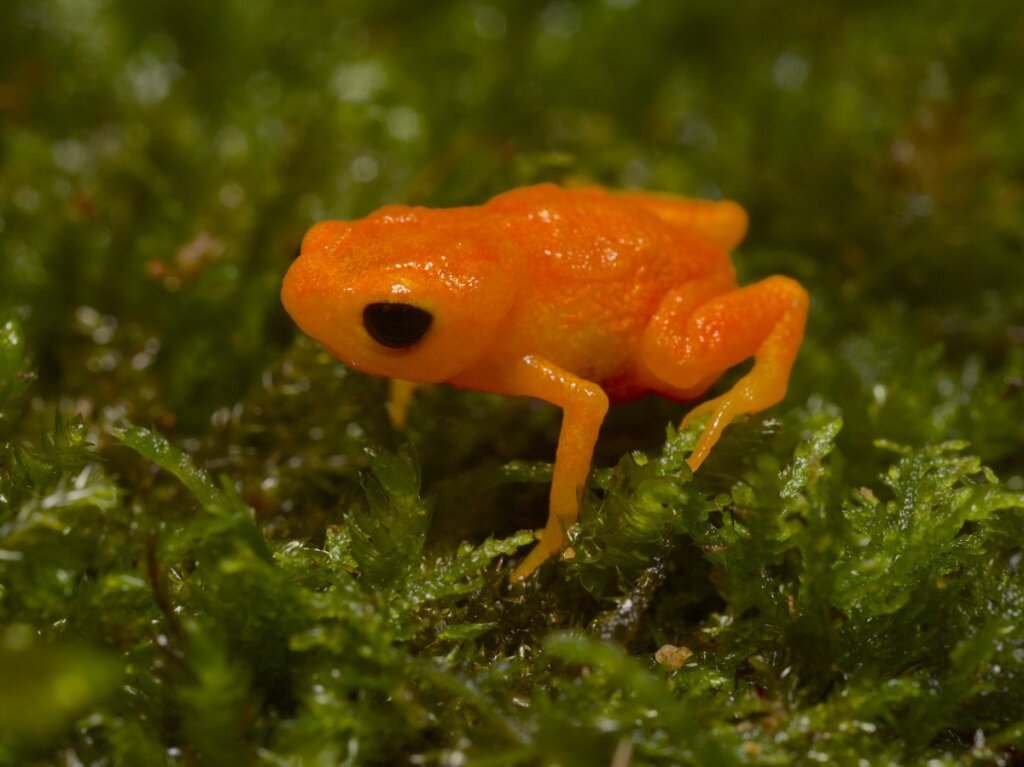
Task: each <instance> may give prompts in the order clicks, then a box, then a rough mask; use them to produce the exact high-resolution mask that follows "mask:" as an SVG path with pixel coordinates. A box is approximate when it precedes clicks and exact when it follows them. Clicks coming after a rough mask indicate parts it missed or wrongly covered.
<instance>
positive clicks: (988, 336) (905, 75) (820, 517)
mask: <svg viewBox="0 0 1024 767" xmlns="http://www.w3.org/2000/svg"><path fill="white" fill-rule="evenodd" d="M780 20H784V21H785V23H780ZM1021 28H1024V10H1022V9H1021V7H1020V4H1019V3H1017V2H1014V0H998V1H997V2H990V3H987V4H984V7H980V6H979V5H978V4H972V5H970V6H968V5H963V7H961V5H958V4H954V3H948V2H945V1H944V0H915V1H914V2H907V3H899V4H892V3H890V4H884V3H866V4H865V3H853V2H838V3H831V4H828V5H822V6H820V7H811V6H809V5H808V4H806V3H803V4H801V3H796V2H794V1H793V0H773V1H772V2H763V3H731V4H723V3H715V2H698V3H686V4H682V3H654V2H624V1H617V2H616V1H613V0H605V1H604V2H597V1H596V0H595V1H594V2H582V1H578V0H577V1H574V2H568V1H563V0H555V1H550V0H545V1H544V2H516V3H511V2H500V1H497V0H496V1H495V2H461V1H460V2H450V3H448V2H442V3H430V4H426V3H416V2H405V1H404V0H388V1H387V2H362V1H361V0H360V1H357V2H350V3H345V4H341V5H334V6H331V7H323V8H320V7H314V6H312V5H304V4H287V3H281V2H277V1H276V0H267V1H265V2H256V3H253V2H235V1H231V2H223V3H214V4H210V3H199V2H186V3H180V2H179V3H173V4H172V3H167V2H157V3H149V4H145V5H140V4H138V3H133V2H127V1H125V0H114V1H113V2H106V3H101V2H91V1H88V2H74V3H69V2H58V1H57V0H43V1H42V2H28V1H27V0H24V1H23V0H15V1H14V2H7V3H4V4H2V5H0V73H2V76H0V118H2V119H0V188H2V189H3V190H4V194H3V195H0V234H2V257H0V680H2V682H0V764H12V765H35V764H39V765H42V764H53V763H60V764H65V763H66V764H74V763H81V764H87V765H101V764H125V765H149V764H168V765H185V764H197V763H206V764H223V763H231V762H237V763H240V764H249V763H254V764H268V765H295V766H298V765H308V764H350V765H356V764H396V763H414V764H442V765H457V764H464V763H468V764H481V765H488V764H491V765H512V764H522V765H532V764H562V765H581V767H582V765H592V764H616V765H619V764H632V765H662V764H664V765H668V764H702V765H703V764H757V765H771V764H778V765H784V764H810V763H836V764H848V763H854V762H856V761H857V760H861V761H860V762H859V763H867V764H882V763H892V764H922V765H923V764H928V765H936V764H949V765H953V764H978V765H982V764H985V765H988V764H1007V765H1009V764H1014V763H1016V761H1019V759H1020V755H1021V753H1022V752H1024V681H1022V680H1024V636H1022V633H1021V631H1020V626H1021V623H1022V616H1024V585H1022V580H1021V557H1022V551H1024V385H1022V381H1024V291H1022V290H1021V289H1020V287H1019V286H1021V285H1024V259H1021V257H1020V256H1021V253H1022V252H1024V215H1022V212H1021V210H1022V209H1021V205H1020V199H1021V186H1020V178H1021V177H1022V171H1024V147H1022V145H1021V142H1020V141H1019V125H1020V124H1021V123H1022V122H1024V91H1022V90H1021V89H1020V87H1019V83H1020V82H1021V81H1022V79H1024V59H1022V58H1021V57H1020V55H1019V44H1018V42H1017V41H1016V40H1015V38H1014V34H1013V30H1018V29H1021ZM540 180H555V181H561V182H566V183H576V182H583V181H587V182H599V183H603V184H607V185H609V186H642V187H649V188H656V189H661V190H666V191H674V192H679V193H684V194H691V195H707V196H712V197H716V196H729V197H732V198H735V199H737V200H740V201H741V202H742V203H743V204H744V205H745V206H746V207H747V208H748V210H749V211H750V213H751V218H752V226H751V232H750V237H749V239H748V241H747V242H746V243H744V244H743V245H742V246H741V248H740V249H739V252H738V253H737V255H736V259H735V261H736V264H737V268H738V270H739V272H740V274H741V277H742V279H743V280H744V281H751V280H755V279H758V278H760V277H762V276H765V275H767V274H771V273H775V272H780V273H785V274H789V275H792V276H794V277H796V278H797V279H799V280H800V281H801V282H803V283H804V284H805V285H806V286H807V288H808V290H809V291H810V293H811V295H812V306H811V318H810V323H809V327H808V335H807V338H806V340H805V343H804V346H803V348H802V350H801V354H800V357H799V359H798V362H797V366H796V368H795V369H794V373H793V377H792V379H791V382H790V390H789V394H788V396H787V399H786V401H785V402H784V403H783V404H782V405H779V406H777V407H776V408H774V409H773V410H772V411H770V412H769V413H768V414H766V415H763V416H758V417H755V418H750V419H747V420H746V421H744V422H741V423H739V424H735V425H733V426H730V427H729V429H728V430H727V431H726V434H725V436H724V438H723V439H722V441H721V442H720V444H719V445H718V446H716V448H715V450H714V451H713V453H712V455H711V457H710V458H709V460H708V461H707V462H706V463H705V464H704V466H702V467H701V469H700V471H699V472H698V473H697V474H696V475H695V476H694V475H691V473H690V472H689V470H688V469H687V468H686V465H685V461H684V458H685V456H686V455H687V453H688V451H689V450H690V448H691V447H692V445H693V442H694V438H695V433H694V432H693V431H692V430H689V431H686V432H677V431H676V430H675V428H674V426H673V424H676V423H678V420H679V418H680V416H681V414H682V408H680V407H679V406H678V405H675V404H673V403H666V402H661V401H658V400H656V399H653V398H652V399H648V400H644V401H641V402H638V403H635V404H631V405H627V406H623V407H621V408H617V409H615V410H613V412H612V413H611V414H610V416H609V419H608V421H607V423H606V425H605V428H604V430H603V434H602V440H601V443H600V445H599V449H598V457H597V460H596V462H595V470H594V472H593V473H592V475H591V478H590V482H589V485H588V489H587V492H586V494H585V495H584V498H583V514H582V518H581V521H580V524H579V525H578V526H577V527H576V528H575V529H574V530H573V531H572V532H571V547H570V551H569V553H568V554H567V556H566V557H564V558H562V559H560V560H559V561H555V562H551V563H549V564H548V565H546V566H545V567H544V568H543V569H542V570H541V572H540V574H539V576H538V577H537V578H536V579H535V580H533V581H531V582H529V583H528V584H526V585H525V586H516V587H513V586H510V584H509V583H508V573H509V572H510V571H511V568H512V566H513V564H514V562H515V561H516V558H517V557H519V556H521V555H522V554H523V553H524V552H525V551H526V550H527V547H528V546H529V545H530V544H531V543H532V540H533V535H532V532H531V530H532V529H533V528H535V527H538V526H540V525H541V524H542V523H543V520H544V516H545V512H546V501H547V488H548V482H549V481H550V460H551V457H552V455H553V451H554V445H555V441H556V438H557V433H558V412H557V411H556V410H555V409H554V408H552V407H549V406H546V405H538V404H537V403H531V402H528V401H524V400H513V399H506V398H500V397H494V396H490V395H482V394H476V393H472V392H456V391H454V390H450V389H446V388H444V387H425V388H423V389H421V390H419V391H418V392H417V395H416V398H415V401H414V405H413V409H412V412H411V413H410V421H409V425H408V427H407V429H406V430H405V431H403V432H396V431H395V430H393V429H392V428H391V427H390V425H389V424H388V421H387V417H386V414H385V411H384V407H383V400H384V384H383V382H381V381H378V380H374V379H370V378H367V377H365V376H362V375H360V374H358V373H355V372H353V371H349V370H346V369H345V368H344V367H343V366H341V365H339V364H338V363H336V362H334V361H333V360H331V359H330V358H329V357H328V355H327V354H326V353H324V352H323V351H321V350H319V349H317V348H315V346H314V345H313V344H312V343H311V342H309V341H308V340H305V339H302V338H298V337H297V332H296V331H295V329H294V327H293V326H292V324H291V323H290V321H289V320H288V319H287V317H286V316H285V315H284V313H283V311H282V310H281V308H280V306H279V302H278V297H277V291H278V286H279V284H280V279H281V276H282V274H283V272H284V270H285V268H286V267H287V264H288V262H289V260H290V258H291V256H292V254H293V253H294V251H295V249H296V247H297V246H298V243H299V242H300V239H301V236H302V233H303V232H304V231H305V229H306V228H307V227H308V226H309V225H310V224H311V223H312V222H313V221H315V220H319V219H322V218H328V217H337V218H345V217H353V216H358V215H362V214H364V213H366V212H368V211H370V210H372V209H374V208H376V207H377V206H379V205H381V204H384V203H385V202H393V201H404V202H410V203H415V204H427V205H451V204H464V203H473V202H480V201H482V200H484V199H486V198H487V197H489V196H491V195H492V194H495V193H497V192H499V191H502V190H504V189H507V188H509V187H512V186H515V185H518V184H526V183H533V182H536V181H540ZM730 380H735V378H734V377H733V378H732V379H730ZM725 385H727V382H725V383H723V384H721V386H725ZM666 424H668V429H667V430H666ZM662 435H664V439H661V437H662ZM673 647H674V648H682V649H678V650H674V651H673V650H672V649H671V648H673ZM659 650H661V652H660V653H659Z"/></svg>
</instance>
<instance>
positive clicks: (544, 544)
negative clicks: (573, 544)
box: [509, 521, 569, 583]
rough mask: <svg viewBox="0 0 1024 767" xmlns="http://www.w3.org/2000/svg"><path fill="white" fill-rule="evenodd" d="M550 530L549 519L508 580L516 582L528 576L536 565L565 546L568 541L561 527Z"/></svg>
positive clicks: (539, 564) (542, 562)
mask: <svg viewBox="0 0 1024 767" xmlns="http://www.w3.org/2000/svg"><path fill="white" fill-rule="evenodd" d="M552 532H553V531H552V530H551V522H550V521H549V522H548V527H546V528H545V529H544V532H543V533H542V534H541V538H540V540H539V541H538V542H537V544H536V545H535V546H534V547H533V548H532V549H530V553H529V554H527V555H526V559H524V560H523V561H522V562H520V563H519V566H518V567H516V569H515V570H513V571H512V575H511V576H509V580H510V581H512V582H513V583H516V582H517V581H521V580H523V579H524V578H529V577H530V576H531V575H533V572H534V571H535V570H536V569H537V568H538V567H540V566H541V565H542V564H544V563H545V562H547V561H548V558H550V557H552V556H554V555H555V554H558V552H560V551H561V550H562V549H564V548H565V544H566V543H568V541H569V539H568V538H567V537H566V535H565V533H563V532H562V530H561V528H560V527H559V529H558V530H557V531H554V532H555V534H554V535H552V534H551V533H552Z"/></svg>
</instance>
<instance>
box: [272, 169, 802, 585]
mask: <svg viewBox="0 0 1024 767" xmlns="http://www.w3.org/2000/svg"><path fill="white" fill-rule="evenodd" d="M746 226H747V218H746V214H745V213H744V211H743V209H742V208H740V207H739V206H738V205H736V204H735V203H732V202H705V201H700V200H689V199H684V198H679V197H671V196H667V195H656V194H647V193H639V192H629V193H611V192H608V191H605V190H603V189H573V190H570V189H562V188H560V187H557V186H554V185H552V184H543V185H540V186H534V187H527V188H524V189H517V190H514V191H511V192H507V193H505V194H502V195H499V196H498V197H495V198H494V199H492V200H491V201H490V202H488V203H486V204H484V205H481V206H478V207H467V208H452V209H446V210H431V209H426V208H410V207H405V206H388V207H386V208H382V209H381V210H379V211H377V212H376V213H373V214H372V215H370V216H368V217H366V218H364V219H362V220H359V221H355V222H325V223H321V224H318V225H316V226H315V227H313V228H312V229H311V230H310V231H309V233H308V234H307V235H306V238H305V240H304V241H303V244H302V251H301V254H300V256H299V258H298V259H297V260H296V261H295V263H294V264H293V265H292V267H291V269H289V271H288V274H287V276H286V277H285V281H284V286H283V289H282V293H281V297H282V301H283V302H284V305H285V308H286V309H287V310H288V312H289V314H291V316H292V317H293V318H294V320H295V321H296V322H297V323H298V325H299V326H300V327H301V328H302V329H303V330H304V331H305V332H307V333H309V334H310V335H311V336H313V337H314V338H315V339H317V340H318V341H320V342H321V343H322V344H323V345H324V346H325V347H326V348H327V349H329V350H330V351H331V352H332V353H333V354H334V355H335V356H336V357H338V358H339V359H341V360H342V361H344V362H346V363H347V364H349V365H351V366H352V367H354V368H357V369H359V370H364V371H366V372H368V373H373V374H376V375H383V376H388V377H392V378H397V379H402V380H405V381H419V382H442V381H443V382H447V383H450V384H452V385H454V386H460V387H467V388H473V389H478V390H482V391H489V392H498V393H502V394H509V395H521V396H530V397H537V398H539V399H544V400H547V401H549V402H552V403H554V404H556V405H558V406H560V407H561V408H562V409H563V421H562V432H561V435H560V437H559V443H558V449H557V455H556V459H555V468H554V477H553V480H552V487H551V497H550V513H549V517H548V524H547V527H546V528H545V530H544V533H543V535H542V537H541V540H540V543H539V544H538V545H537V546H536V547H535V548H534V550H533V551H532V552H531V553H530V555H529V556H528V557H527V558H526V559H525V560H524V561H523V563H522V564H520V566H519V567H518V568H517V570H516V571H515V573H514V574H513V578H516V579H518V578H523V577H525V576H527V575H529V574H530V573H531V572H533V570H535V569H536V568H537V567H538V566H539V565H540V564H541V563H542V562H543V561H544V560H545V559H546V558H547V557H549V556H550V555H551V554H553V553H555V552H557V551H560V550H561V549H562V548H563V547H564V546H565V543H566V540H567V539H566V530H567V529H568V527H569V526H570V525H571V524H572V523H573V522H574V521H575V520H576V517H577V515H578V510H579V493H580V491H581V489H582V487H583V484H584V482H585V480H586V477H587V473H588V472H589V469H590V461H591V457H592V455H593V449H594V443H595V442H596V440H597V433H598V430H599V428H600V425H601V421H602V420H603V418H604V415H605V412H606V411H607V408H608V403H609V400H611V401H621V400H624V399H629V398H631V397H635V396H637V395H639V394H642V393H644V392H646V391H655V392H657V393H659V394H662V395H664V396H668V397H672V398H674V399H680V400H685V399H692V398H695V397H698V396H700V395H701V394H702V393H703V392H704V391H706V390H707V388H708V387H709V386H710V385H711V384H712V383H714V381H715V380H717V379H718V377H719V376H720V375H721V374H722V373H723V372H724V371H725V370H727V369H728V368H729V367H732V366H733V365H735V364H737V363H739V362H741V361H742V360H744V359H746V358H748V357H750V356H752V355H753V356H754V358H755V364H754V367H753V368H752V369H751V371H750V372H749V373H748V374H747V375H746V376H744V377H743V378H742V379H741V380H740V381H739V382H738V383H737V384H736V385H735V386H734V387H733V388H732V389H731V390H730V391H729V392H727V393H726V394H724V395H722V396H721V397H718V398H716V399H714V400H711V401H709V402H704V403H702V404H701V405H699V406H698V407H697V408H695V409H694V410H692V411H691V412H690V413H689V414H688V415H687V419H686V420H684V424H685V423H687V422H688V421H689V420H690V419H692V418H694V417H696V416H698V415H703V414H706V413H710V414H711V417H710V419H709V420H708V422H707V424H706V425H705V427H704V430H703V432H702V433H701V436H700V439H699V441H698V444H697V447H696V448H695V450H694V452H693V454H692V455H691V456H690V458H689V463H690V466H691V468H693V469H696V468H697V467H698V466H699V465H700V464H701V462H703V460H704V458H705V457H706V456H707V454H708V452H709V451H710V450H711V448H712V447H713V446H714V444H715V442H717V440H718V438H719V436H720V435H721V433H722V429H724V428H725V426H726V425H727V424H728V423H729V422H730V421H731V420H732V419H733V418H735V417H736V416H737V415H741V414H744V413H752V412H757V411H760V410H763V409H764V408H766V407H769V406H771V405H773V404H775V403H776V402H778V401H779V400H781V399H782V397H783V396H784V395H785V391H786V384H787V381H788V378H789V371H790V368H791V367H792V364H793V360H794V358H795V357H796V353H797V349H798V348H799V346H800V342H801V340H802V338H803V329H804V323H805V320H806V314H807V294H806V292H805V291H804V290H803V288H801V287H800V285H798V284H797V283H796V282H794V281H792V280H790V279H787V278H785V277H770V278H768V279H766V280H763V281H762V282H759V283H757V284H755V285H751V286H748V287H744V288H738V287H737V286H736V282H735V273H734V270H733V267H732V264H731V262H730V260H729V256H728V251H729V250H730V249H731V248H733V247H734V246H735V245H737V244H738V243H739V241H740V240H741V239H742V238H743V235H744V234H745V232H746ZM372 303H403V304H409V305H412V306H415V307H417V308H419V309H422V310H425V311H427V312H429V313H430V315H431V317H432V321H431V323H430V327H429V330H428V331H427V332H426V334H425V335H424V336H423V337H422V338H421V339H419V340H418V341H417V342H416V343H414V344H413V345H411V346H410V347H408V348H399V349H395V348H387V347H385V346H382V345H381V344H380V343H378V342H377V341H375V340H374V339H373V337H371V335H370V333H369V332H367V329H366V328H365V327H364V326H363V309H364V307H366V306H367V305H368V304H372ZM406 395H407V391H406Z"/></svg>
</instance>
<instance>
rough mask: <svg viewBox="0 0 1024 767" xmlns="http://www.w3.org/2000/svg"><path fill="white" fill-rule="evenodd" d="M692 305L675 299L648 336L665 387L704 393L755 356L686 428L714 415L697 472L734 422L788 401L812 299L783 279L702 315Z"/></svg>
mask: <svg viewBox="0 0 1024 767" xmlns="http://www.w3.org/2000/svg"><path fill="white" fill-rule="evenodd" d="M684 290H685V288H684ZM684 303H685V302H683V303H681V302H679V301H675V300H673V294H670V295H669V296H667V297H666V298H665V300H664V301H663V303H662V306H661V307H660V308H659V310H658V312H657V313H656V314H655V316H654V317H653V318H652V321H651V323H650V326H649V327H648V329H647V331H646V332H645V334H644V338H643V341H642V344H641V355H642V358H643V361H644V365H645V366H646V367H647V369H648V370H649V371H650V372H651V373H652V374H653V375H654V376H656V377H657V378H658V379H659V380H661V381H663V382H664V383H666V384H667V385H668V386H670V387H672V388H674V389H682V390H688V389H698V388H699V387H700V385H701V384H702V383H705V382H707V381H708V380H709V377H714V376H717V375H719V374H721V373H722V372H724V371H725V370H727V369H728V368H730V367H732V366H733V365H736V364H737V363H739V362H742V361H743V360H745V359H747V358H748V357H750V356H751V355H753V356H754V367H753V368H752V369H751V371H750V372H749V373H748V374H747V375H746V376H744V377H743V378H741V379H740V380H739V381H738V382H737V383H736V385H735V386H734V387H733V388H732V389H731V390H730V391H728V392H726V393H725V394H724V395H722V396H721V397H717V398H715V399H713V400H709V401H707V402H704V403H702V404H700V405H699V406H697V407H696V408H694V409H693V410H692V411H690V413H689V414H688V415H687V416H686V419H685V420H684V421H683V425H684V426H685V425H686V424H687V423H688V422H689V421H690V420H692V419H693V418H694V417H696V416H699V415H703V414H705V413H709V412H710V413H711V414H712V415H711V419H710V420H709V421H708V423H707V425H706V426H705V427H704V431H703V432H702V433H701V435H700V439H699V440H698V442H697V446H696V448H694V451H693V453H692V454H691V455H690V458H689V459H688V463H689V464H690V468H692V469H696V468H697V467H698V466H700V464H701V463H703V461H704V459H705V458H706V457H707V455H708V453H709V452H710V450H711V448H712V447H713V446H714V444H715V443H716V442H717V441H718V438H719V436H720V435H721V433H722V430H723V429H724V428H725V427H726V426H727V425H728V424H729V422H730V421H731V420H732V419H733V418H735V417H736V416H738V415H742V414H744V413H755V412H758V411H760V410H763V409H764V408H766V407H769V406H771V405H774V404H775V403H776V402H778V401H779V400H781V399H782V398H783V396H785V393H786V384H787V383H788V381H789V371H790V368H791V367H792V366H793V360H794V359H795V358H796V353H797V349H799V347H800V341H801V340H802V339H803V332H804V323H805V322H806V319H807V292H806V291H805V290H804V289H803V288H802V287H801V286H800V285H799V284H798V283H796V282H794V281H793V280H791V279H788V278H786V277H777V276H776V277H769V278H768V279H766V280H762V281H761V282H758V283H756V284H754V285H749V286H747V287H744V288H740V289H738V290H734V291H731V292H729V293H725V294H723V295H719V296H716V297H714V298H711V299H709V300H707V301H706V302H704V303H701V304H700V305H699V306H696V307H686V306H685V305H684ZM687 309H689V311H686V310H687Z"/></svg>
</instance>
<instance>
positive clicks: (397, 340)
mask: <svg viewBox="0 0 1024 767" xmlns="http://www.w3.org/2000/svg"><path fill="white" fill-rule="evenodd" d="M433 319H434V318H433V317H431V316H430V312H428V311H424V310H423V309H420V308H419V307H418V306H411V305H410V304H397V303H394V304H392V303H379V304H367V306H366V308H365V309H363V325H364V326H365V327H366V332H367V333H369V334H370V335H371V336H372V337H373V340H374V341H376V342H377V343H379V344H380V345H381V346H386V347H388V348H389V349H408V348H409V347H410V346H413V345H414V344H415V343H416V342H417V341H419V340H420V339H421V338H423V336H425V335H426V334H427V331H428V330H429V329H430V323H431V322H432V321H433Z"/></svg>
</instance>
